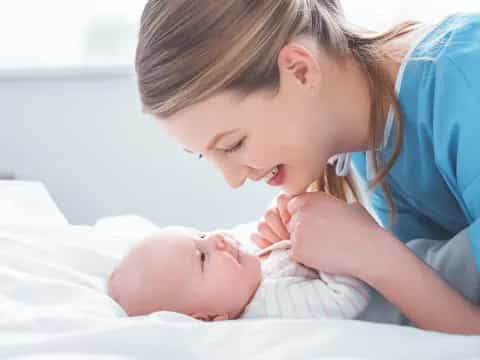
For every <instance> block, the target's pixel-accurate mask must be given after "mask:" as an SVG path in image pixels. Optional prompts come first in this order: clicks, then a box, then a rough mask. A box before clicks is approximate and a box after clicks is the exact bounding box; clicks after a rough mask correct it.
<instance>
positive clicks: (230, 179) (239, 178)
mask: <svg viewBox="0 0 480 360" xmlns="http://www.w3.org/2000/svg"><path fill="white" fill-rule="evenodd" d="M214 163H215V165H216V166H217V168H218V169H219V170H220V171H221V172H222V175H223V178H224V179H225V182H226V183H227V184H228V185H229V186H230V187H232V188H234V189H237V188H239V187H241V186H243V184H245V181H246V180H247V177H248V168H247V167H246V166H242V165H241V164H237V163H233V162H232V161H231V160H229V161H227V160H226V159H214Z"/></svg>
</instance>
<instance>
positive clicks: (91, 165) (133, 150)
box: [0, 69, 275, 229]
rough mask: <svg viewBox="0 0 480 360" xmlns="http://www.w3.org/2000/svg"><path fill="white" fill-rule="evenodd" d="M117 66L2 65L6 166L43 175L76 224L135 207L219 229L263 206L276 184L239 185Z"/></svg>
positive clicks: (1, 166)
mask: <svg viewBox="0 0 480 360" xmlns="http://www.w3.org/2000/svg"><path fill="white" fill-rule="evenodd" d="M109 72H110V73H111V72H112V71H111V70H109V71H107V70H105V71H99V72H98V73H96V71H94V72H93V74H92V73H91V74H90V75H89V74H88V73H85V72H83V73H81V72H80V73H79V72H77V71H67V72H61V71H59V70H55V71H52V72H51V73H47V72H45V71H42V72H38V73H37V72H32V73H25V72H18V73H17V74H15V73H13V74H12V73H11V72H9V73H3V75H2V74H0V108H1V115H0V144H1V151H0V173H2V172H13V173H15V175H16V177H17V178H21V179H34V180H41V181H43V182H44V183H45V184H46V186H47V188H48V189H49V191H50V192H51V193H52V195H53V197H54V198H55V200H56V201H57V202H58V203H59V205H60V208H61V209H62V210H63V211H64V212H65V214H66V216H67V218H68V219H69V220H70V221H71V222H72V223H76V224H78V223H92V222H94V221H95V220H96V219H97V218H99V217H102V216H110V215H119V214H125V213H135V214H139V215H143V216H146V217H148V218H150V219H152V220H154V221H156V222H157V223H158V224H159V225H168V224H185V225H189V226H195V227H200V228H203V229H210V228H214V227H224V226H225V227H226V226H233V225H235V224H239V223H243V222H247V221H251V220H255V219H256V218H258V217H259V216H261V215H262V214H263V210H264V209H265V207H266V205H267V204H268V203H269V201H270V199H271V197H272V196H274V194H275V192H274V189H272V188H270V187H268V185H266V184H262V183H258V184H257V183H256V184H247V186H246V187H244V188H243V189H239V190H236V191H233V190H232V189H230V188H229V187H228V186H227V185H226V184H225V182H224V180H223V178H222V177H221V176H220V174H218V173H217V171H216V170H215V169H213V168H212V167H210V165H209V164H208V163H207V161H206V160H196V159H194V158H193V157H192V156H191V155H190V156H189V155H188V154H186V153H185V152H184V151H183V150H182V148H181V147H180V146H179V145H177V144H175V143H173V142H172V140H170V139H168V138H166V136H165V135H164V134H163V132H162V130H161V127H160V126H158V125H157V124H155V122H154V120H153V119H152V118H151V117H147V116H146V115H142V114H141V111H140V105H139V101H138V96H137V91H136V85H135V83H134V78H133V76H132V74H129V72H128V71H127V70H126V69H120V71H119V72H118V73H116V74H115V73H112V74H110V75H109V74H108V73H109ZM0 201H1V199H0Z"/></svg>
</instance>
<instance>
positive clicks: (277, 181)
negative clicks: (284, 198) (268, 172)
mask: <svg viewBox="0 0 480 360" xmlns="http://www.w3.org/2000/svg"><path fill="white" fill-rule="evenodd" d="M284 181H285V166H284V165H279V166H278V173H277V175H275V177H274V178H272V179H270V180H269V181H268V185H271V186H280V185H282V184H283V183H284Z"/></svg>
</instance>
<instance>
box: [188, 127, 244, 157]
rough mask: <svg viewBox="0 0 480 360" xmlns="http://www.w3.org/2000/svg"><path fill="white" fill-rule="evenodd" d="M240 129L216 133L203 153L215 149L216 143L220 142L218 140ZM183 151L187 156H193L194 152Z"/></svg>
mask: <svg viewBox="0 0 480 360" xmlns="http://www.w3.org/2000/svg"><path fill="white" fill-rule="evenodd" d="M238 130H240V129H232V130H228V131H224V132H221V133H218V134H217V135H215V136H214V137H213V139H212V140H210V141H209V143H208V144H207V147H206V148H205V152H208V151H210V150H211V149H213V148H214V147H215V145H217V143H218V142H219V141H220V139H221V138H222V137H224V136H227V135H230V134H233V133H234V132H236V131H238ZM183 150H184V151H186V152H187V153H189V154H194V152H193V151H192V150H189V149H186V148H184V149H183Z"/></svg>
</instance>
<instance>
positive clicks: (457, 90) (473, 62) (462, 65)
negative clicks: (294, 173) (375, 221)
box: [352, 13, 480, 271]
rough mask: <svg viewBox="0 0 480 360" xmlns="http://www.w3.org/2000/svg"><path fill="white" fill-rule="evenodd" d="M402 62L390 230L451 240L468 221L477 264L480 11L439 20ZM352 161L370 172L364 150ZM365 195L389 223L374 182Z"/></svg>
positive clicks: (386, 152)
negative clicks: (398, 145)
mask: <svg viewBox="0 0 480 360" xmlns="http://www.w3.org/2000/svg"><path fill="white" fill-rule="evenodd" d="M403 66H404V68H403V69H402V70H403V74H401V75H400V74H399V76H402V78H401V85H400V86H399V87H398V89H397V91H398V98H399V102H400V106H401V109H402V112H403V120H404V121H403V124H404V134H403V144H402V150H401V153H400V155H399V157H398V159H397V161H396V163H395V165H394V166H393V168H392V169H391V170H390V172H389V174H388V175H387V177H386V178H385V181H386V183H387V185H388V186H389V188H390V190H391V192H392V195H393V200H394V204H395V208H396V210H397V218H396V222H395V223H394V224H393V225H392V226H391V227H390V229H391V231H392V232H393V233H394V234H395V235H396V236H397V237H398V238H400V239H401V240H402V241H404V242H407V241H408V240H411V239H414V238H429V239H438V240H445V239H450V238H452V237H453V236H454V235H455V234H457V233H458V232H460V231H461V230H463V229H465V228H467V227H468V230H467V234H468V237H469V240H470V243H471V245H472V252H473V255H474V257H475V261H476V265H477V269H479V271H480V13H479V14H456V15H453V16H450V17H448V18H446V19H445V20H443V21H442V22H441V23H439V24H438V25H437V26H436V27H435V28H434V29H433V30H432V31H430V32H429V33H428V34H427V35H426V36H425V37H424V38H423V39H422V40H421V42H420V43H419V44H418V45H416V46H415V47H414V49H413V51H412V52H411V55H410V57H409V58H408V59H406V60H405V63H404V65H403ZM397 81H398V79H397ZM397 84H398V82H397ZM395 138H396V134H395V131H394V130H392V131H391V132H390V135H389V136H388V138H386V144H385V147H384V148H383V150H377V151H383V157H384V159H389V158H390V155H391V153H392V150H393V147H394V142H395ZM352 160H353V163H354V165H355V168H356V170H357V171H358V172H359V174H360V175H361V176H362V177H364V178H367V165H368V164H367V163H368V161H367V159H366V153H363V152H362V153H355V154H353V156H352ZM380 166H381V163H380ZM370 199H371V205H372V207H373V208H374V210H375V211H376V213H377V214H378V216H379V218H380V220H381V221H382V223H383V224H384V225H388V224H389V210H388V206H387V203H386V200H385V197H384V194H383V192H382V191H381V189H380V188H379V187H378V188H376V189H374V190H373V191H371V197H370Z"/></svg>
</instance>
